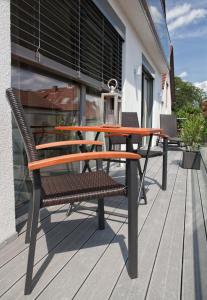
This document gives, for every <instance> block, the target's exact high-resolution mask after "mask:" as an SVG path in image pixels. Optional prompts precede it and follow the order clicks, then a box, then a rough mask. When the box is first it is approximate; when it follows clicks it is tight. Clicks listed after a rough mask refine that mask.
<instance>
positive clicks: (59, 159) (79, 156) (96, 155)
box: [28, 151, 141, 171]
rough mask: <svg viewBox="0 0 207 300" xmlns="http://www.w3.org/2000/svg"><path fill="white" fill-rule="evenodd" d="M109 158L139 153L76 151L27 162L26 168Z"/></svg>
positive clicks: (138, 156) (131, 156)
mask: <svg viewBox="0 0 207 300" xmlns="http://www.w3.org/2000/svg"><path fill="white" fill-rule="evenodd" d="M111 158H125V159H140V158H141V156H140V155H139V154H135V153H131V152H115V151H106V152H88V153H76V154H68V155H62V156H56V157H51V158H46V159H42V160H37V161H33V162H31V163H29V164H28V168H29V170H30V171H32V170H38V169H42V168H46V167H50V166H55V165H61V164H65V163H72V162H78V161H83V160H96V159H111Z"/></svg>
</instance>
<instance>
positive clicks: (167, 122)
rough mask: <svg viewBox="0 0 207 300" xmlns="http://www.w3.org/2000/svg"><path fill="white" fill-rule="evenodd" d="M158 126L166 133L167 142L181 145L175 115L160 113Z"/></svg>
mask: <svg viewBox="0 0 207 300" xmlns="http://www.w3.org/2000/svg"><path fill="white" fill-rule="evenodd" d="M160 128H162V129H163V130H164V131H165V133H166V134H167V135H168V144H177V146H178V147H180V146H181V143H182V139H181V138H180V137H178V128H177V117H176V116H175V115H163V114H161V115H160Z"/></svg>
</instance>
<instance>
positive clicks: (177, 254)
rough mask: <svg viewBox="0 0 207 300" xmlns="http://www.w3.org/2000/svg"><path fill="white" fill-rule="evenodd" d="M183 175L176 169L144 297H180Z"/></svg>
mask: <svg viewBox="0 0 207 300" xmlns="http://www.w3.org/2000/svg"><path fill="white" fill-rule="evenodd" d="M186 175H187V170H185V169H182V168H179V171H178V174H177V178H176V182H175V187H174V190H173V195H172V200H171V203H170V207H169V212H168V216H167V219H166V224H165V227H164V231H163V236H162V240H161V243H160V247H159V251H158V255H157V259H156V262H155V266H154V269H153V273H152V279H151V281H150V282H149V290H148V293H147V299H171V300H173V299H174V300H177V299H179V298H180V289H181V270H182V252H183V235H184V216H185V199H186ZM158 287H159V288H158Z"/></svg>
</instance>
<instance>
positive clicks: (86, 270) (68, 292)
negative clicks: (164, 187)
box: [40, 161, 161, 299]
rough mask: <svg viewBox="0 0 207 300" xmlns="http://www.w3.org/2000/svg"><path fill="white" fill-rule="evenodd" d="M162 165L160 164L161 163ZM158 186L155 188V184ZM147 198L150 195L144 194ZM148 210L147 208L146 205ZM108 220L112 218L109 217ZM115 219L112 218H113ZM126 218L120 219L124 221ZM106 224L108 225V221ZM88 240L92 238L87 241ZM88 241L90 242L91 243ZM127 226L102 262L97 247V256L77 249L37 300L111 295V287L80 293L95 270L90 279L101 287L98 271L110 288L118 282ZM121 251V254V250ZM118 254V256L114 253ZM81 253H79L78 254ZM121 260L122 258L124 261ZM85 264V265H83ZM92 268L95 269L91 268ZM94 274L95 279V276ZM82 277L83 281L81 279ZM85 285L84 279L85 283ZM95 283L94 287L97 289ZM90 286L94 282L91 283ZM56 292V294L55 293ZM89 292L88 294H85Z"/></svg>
mask: <svg viewBox="0 0 207 300" xmlns="http://www.w3.org/2000/svg"><path fill="white" fill-rule="evenodd" d="M160 163H161V161H160ZM160 167H161V165H159V164H157V165H156V164H153V168H151V172H148V175H149V176H151V175H153V174H154V173H157V172H158V171H160V174H161V170H160ZM155 186H157V185H155ZM157 189H159V186H157ZM147 196H149V194H147ZM145 207H147V208H148V210H149V209H150V205H148V206H145ZM122 210H125V215H127V214H126V210H127V202H126V201H125V202H124V206H123V207H122ZM110 219H111V217H110ZM113 220H114V217H113ZM125 220H126V219H123V222H124V221H125ZM108 223H109V222H108ZM90 240H91V239H90ZM90 240H89V242H90ZM126 244H127V224H124V225H123V226H122V227H121V228H120V231H119V232H118V234H117V235H116V237H115V238H114V241H113V243H111V245H109V247H107V249H106V252H105V253H104V254H103V256H102V257H101V260H100V261H99V259H97V254H98V253H99V251H100V249H99V248H100V247H99V248H98V250H97V251H95V254H96V255H93V252H91V249H80V251H79V253H78V254H77V255H76V256H75V257H74V258H73V260H72V261H71V262H70V264H68V266H67V267H66V268H65V269H64V270H62V271H61V273H60V274H59V275H58V278H55V280H54V281H52V282H51V284H50V285H49V286H48V287H47V289H46V290H45V291H44V292H43V293H42V295H41V296H40V299H45V298H48V297H50V296H51V295H53V298H54V299H58V298H59V297H60V296H62V297H63V298H64V297H65V298H68V299H72V298H73V297H74V295H75V294H76V293H77V292H78V291H79V289H80V291H81V295H82V293H83V295H84V298H85V299H90V298H91V297H92V295H93V296H94V298H95V299H107V296H108V295H110V292H111V288H110V287H109V285H107V289H103V287H101V288H100V291H101V293H98V291H99V289H98V287H97V288H93V290H91V289H90V288H89V289H87V287H85V285H84V291H83V292H82V289H81V285H82V284H83V283H84V281H85V280H86V278H87V276H88V275H89V276H90V272H91V271H92V270H93V269H94V271H95V275H94V274H93V279H92V280H94V281H95V282H96V281H97V276H98V278H99V282H100V283H101V285H102V284H103V281H102V279H101V274H102V273H103V272H102V271H101V270H104V274H105V273H106V274H107V278H108V279H109V277H110V278H111V279H110V280H109V281H110V283H111V284H112V287H113V285H114V283H113V279H114V280H115V281H116V279H117V273H118V274H119V273H120V271H121V269H122V267H123V264H124V262H125V260H126V258H127V247H126ZM120 249H121V250H122V251H120ZM117 252H118V253H117ZM81 253H82V254H81ZM83 255H84V256H83ZM123 257H124V259H123ZM114 258H116V264H114V263H113V262H114ZM84 262H85V263H84ZM92 264H93V265H92ZM96 264H97V266H95V265H96ZM112 265H113V270H111V266H112ZM74 266H76V269H75V272H74V271H73V272H72V270H73V269H74ZM94 266H95V267H94ZM96 275H97V276H96ZM64 278H67V281H66V282H65V287H66V289H65V290H64V291H63V290H62V288H61V285H60V283H61V282H62V280H64ZM83 278H84V280H83ZM86 282H87V280H86ZM97 284H98V283H97V282H96V284H95V285H96V286H97ZM92 285H93V283H92ZM54 291H55V293H54ZM87 291H89V294H90V295H89V294H88V292H87ZM81 295H80V296H79V294H78V298H79V297H80V298H82V296H81Z"/></svg>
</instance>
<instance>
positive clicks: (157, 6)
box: [147, 0, 170, 63]
mask: <svg viewBox="0 0 207 300" xmlns="http://www.w3.org/2000/svg"><path fill="white" fill-rule="evenodd" d="M147 2H148V6H149V10H150V13H151V16H152V19H153V22H154V24H155V28H156V31H157V34H158V36H159V39H160V42H161V45H162V48H163V51H164V54H165V56H166V59H167V61H168V63H169V62H170V37H169V32H168V28H167V23H166V19H165V16H164V11H163V7H162V3H161V1H158V0H147Z"/></svg>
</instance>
